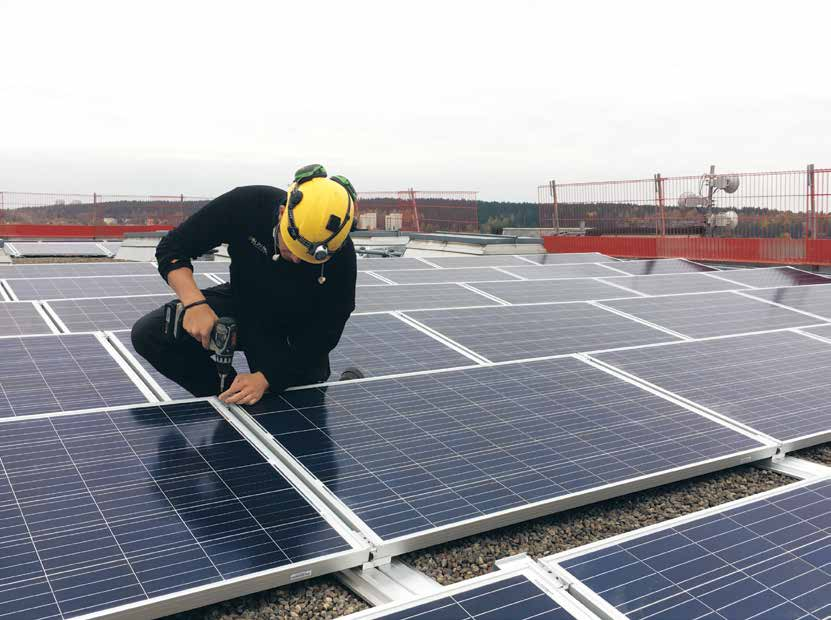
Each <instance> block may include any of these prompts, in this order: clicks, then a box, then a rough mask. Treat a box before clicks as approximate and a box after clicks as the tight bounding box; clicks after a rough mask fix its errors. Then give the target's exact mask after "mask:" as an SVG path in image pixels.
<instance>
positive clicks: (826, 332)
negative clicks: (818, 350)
mask: <svg viewBox="0 0 831 620" xmlns="http://www.w3.org/2000/svg"><path fill="white" fill-rule="evenodd" d="M802 331H804V332H809V333H812V334H816V335H817V336H822V337H823V338H829V339H831V325H820V326H819V327H809V328H803V329H802Z"/></svg>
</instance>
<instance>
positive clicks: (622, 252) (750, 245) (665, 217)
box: [538, 165, 831, 264]
mask: <svg viewBox="0 0 831 620" xmlns="http://www.w3.org/2000/svg"><path fill="white" fill-rule="evenodd" d="M538 196H539V200H538V204H539V216H540V225H541V227H543V228H548V229H551V234H552V235H555V237H553V238H552V239H549V240H547V241H546V247H548V248H549V251H580V252H584V251H601V252H605V253H609V254H613V255H615V256H629V257H680V256H683V257H687V258H696V259H699V260H723V261H737V262H764V263H805V264H821V263H831V255H827V250H826V248H827V247H828V244H826V243H820V241H823V240H828V239H831V169H817V168H815V167H814V166H813V165H811V166H808V167H807V168H806V169H805V170H788V171H777V172H742V173H727V174H722V173H719V174H716V173H715V169H714V168H711V170H710V172H709V173H707V174H704V175H697V176H682V177H663V176H661V175H660V174H656V175H654V176H653V178H651V179H636V180H626V181H604V182H598V183H566V184H558V183H555V182H553V181H552V182H551V183H549V184H547V185H542V186H540V187H539V188H538ZM569 236H571V237H570V238H569ZM564 248H569V249H564ZM578 248H579V249H578ZM601 248H603V249H601Z"/></svg>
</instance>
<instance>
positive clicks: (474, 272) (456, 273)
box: [375, 265, 539, 284]
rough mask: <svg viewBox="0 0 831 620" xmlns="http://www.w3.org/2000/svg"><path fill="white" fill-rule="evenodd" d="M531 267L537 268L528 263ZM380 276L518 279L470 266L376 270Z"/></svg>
mask: <svg viewBox="0 0 831 620" xmlns="http://www.w3.org/2000/svg"><path fill="white" fill-rule="evenodd" d="M529 267H531V269H539V267H534V266H532V265H529ZM375 273H377V274H378V275H380V276H383V277H385V278H387V279H388V280H392V281H393V282H395V283H396V284H430V283H438V282H488V281H491V280H518V279H519V278H516V277H514V276H512V275H509V274H507V273H505V272H504V271H499V270H498V269H494V268H493V267H479V268H475V267H471V268H453V269H430V270H428V269H413V270H405V269H401V270H398V271H380V270H379V271H377V272H375Z"/></svg>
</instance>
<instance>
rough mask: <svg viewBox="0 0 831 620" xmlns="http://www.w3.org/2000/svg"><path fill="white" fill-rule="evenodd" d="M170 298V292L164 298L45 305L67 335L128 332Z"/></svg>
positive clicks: (102, 298)
mask: <svg viewBox="0 0 831 620" xmlns="http://www.w3.org/2000/svg"><path fill="white" fill-rule="evenodd" d="M170 299H173V291H171V292H170V294H168V295H147V296H141V295H135V296H133V297H101V298H91V299H59V300H55V301H50V302H48V305H49V307H50V308H51V309H52V311H53V312H54V314H55V315H56V316H57V317H58V318H59V319H60V321H61V322H62V323H63V324H64V326H66V328H67V330H69V331H70V332H90V331H108V330H119V329H131V328H132V327H133V323H135V322H136V321H137V320H138V319H139V318H141V317H142V316H144V315H145V314H147V313H148V312H150V311H152V310H155V309H156V308H158V307H159V306H161V305H162V304H163V303H165V302H167V301H168V300H170Z"/></svg>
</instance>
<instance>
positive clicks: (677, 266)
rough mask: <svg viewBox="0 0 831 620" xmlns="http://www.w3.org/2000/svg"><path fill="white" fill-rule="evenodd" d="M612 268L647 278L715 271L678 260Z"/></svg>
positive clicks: (638, 262) (636, 262)
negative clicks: (660, 275) (669, 274)
mask: <svg viewBox="0 0 831 620" xmlns="http://www.w3.org/2000/svg"><path fill="white" fill-rule="evenodd" d="M612 266H613V267H614V268H615V269H619V270H621V271H625V272H626V273H628V274H631V275H633V276H648V275H657V274H661V273H687V272H690V271H717V270H716V269H713V268H712V267H706V266H704V265H699V264H698V263H691V262H689V261H686V260H682V259H680V258H665V259H660V260H630V261H621V262H619V263H615V264H614V265H612Z"/></svg>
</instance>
